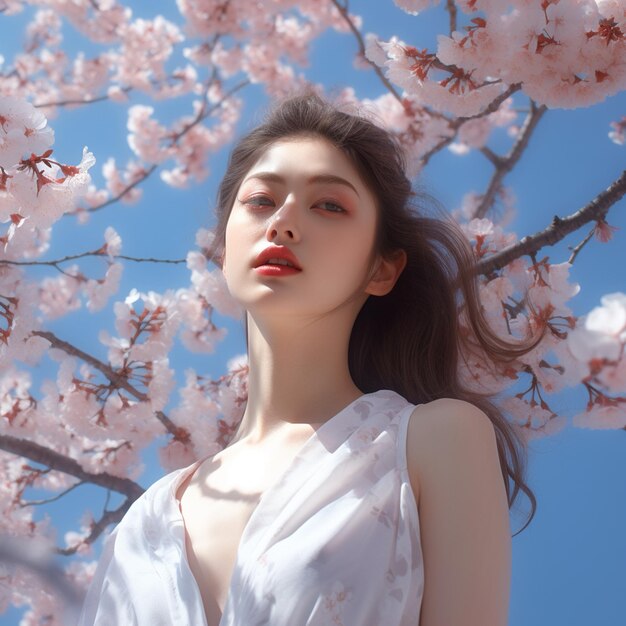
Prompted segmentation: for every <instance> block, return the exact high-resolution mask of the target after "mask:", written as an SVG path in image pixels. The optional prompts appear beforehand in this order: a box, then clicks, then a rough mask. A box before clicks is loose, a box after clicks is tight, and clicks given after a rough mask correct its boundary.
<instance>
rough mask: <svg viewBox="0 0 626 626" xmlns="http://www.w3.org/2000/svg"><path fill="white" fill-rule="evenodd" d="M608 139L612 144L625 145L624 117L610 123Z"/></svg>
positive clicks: (625, 128)
mask: <svg viewBox="0 0 626 626" xmlns="http://www.w3.org/2000/svg"><path fill="white" fill-rule="evenodd" d="M611 128H612V129H613V130H611V131H610V132H609V139H611V141H613V142H614V143H616V144H618V145H620V146H623V145H624V143H626V115H625V116H624V117H622V119H621V120H620V121H619V122H611Z"/></svg>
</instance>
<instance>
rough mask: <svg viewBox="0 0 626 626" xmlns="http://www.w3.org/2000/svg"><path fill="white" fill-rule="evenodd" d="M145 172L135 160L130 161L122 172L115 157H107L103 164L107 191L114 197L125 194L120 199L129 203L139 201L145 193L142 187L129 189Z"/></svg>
mask: <svg viewBox="0 0 626 626" xmlns="http://www.w3.org/2000/svg"><path fill="white" fill-rule="evenodd" d="M143 173H144V170H143V168H142V167H141V166H140V165H139V164H138V163H136V162H133V161H130V162H129V163H128V164H127V166H126V169H125V170H124V171H122V172H120V170H118V168H117V165H116V163H115V159H113V158H110V159H107V161H106V162H105V163H104V165H103V166H102V175H103V176H104V179H105V181H106V186H107V191H109V193H110V194H111V195H112V196H114V197H117V196H120V195H121V194H123V195H121V198H120V199H121V201H122V202H125V203H127V204H132V203H134V202H137V201H138V200H139V199H140V198H141V196H142V193H143V192H142V190H141V188H139V187H133V188H132V189H129V187H130V185H132V184H133V183H134V182H136V181H138V180H139V179H140V178H141V176H142V175H143Z"/></svg>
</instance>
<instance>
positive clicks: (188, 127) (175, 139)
mask: <svg viewBox="0 0 626 626" xmlns="http://www.w3.org/2000/svg"><path fill="white" fill-rule="evenodd" d="M212 82H213V78H212V79H211V81H210V82H209V85H207V90H208V87H209V86H210V85H211V84H212ZM249 83H250V81H249V80H243V81H241V82H239V83H237V84H236V85H235V86H234V87H232V88H231V89H229V90H228V91H227V92H226V93H225V94H224V97H223V98H222V99H221V100H220V101H219V102H216V103H215V104H214V105H213V106H211V107H209V108H208V109H207V108H206V107H202V108H201V109H200V111H199V112H198V114H197V115H196V117H195V118H194V119H193V120H192V121H191V122H189V124H187V125H186V126H185V127H184V128H183V129H182V130H180V131H179V132H178V133H176V134H175V135H174V136H173V137H172V142H171V143H170V146H169V147H171V146H173V145H175V144H176V143H177V142H178V141H179V139H180V138H181V137H183V136H184V135H185V134H186V133H188V132H189V131H190V130H191V129H192V128H193V127H194V126H196V124H199V123H200V122H202V121H203V120H205V119H206V118H207V117H208V116H209V115H211V114H212V113H213V112H214V111H216V110H217V109H218V108H219V107H221V106H222V104H223V103H224V102H225V101H226V100H227V99H228V98H230V97H231V96H232V95H234V94H235V93H236V92H237V91H239V90H240V89H243V87H245V86H246V85H248V84H249ZM205 102H206V101H205ZM158 167H159V164H157V163H154V164H153V165H151V166H150V167H149V168H148V169H147V170H146V171H145V172H144V174H142V175H141V176H140V177H139V178H138V179H137V180H135V181H133V182H132V183H131V184H130V185H128V186H127V187H125V188H124V189H122V191H121V192H120V193H118V194H117V195H116V196H115V197H114V198H110V199H109V200H107V201H105V202H103V203H102V204H98V205H96V206H92V207H89V208H86V209H83V210H85V211H88V212H89V213H93V212H95V211H99V210H100V209H104V208H105V207H107V206H109V205H111V204H113V203H115V202H117V201H118V200H120V199H121V198H123V197H124V196H125V195H126V194H127V193H129V192H130V191H131V190H132V189H134V188H135V187H136V186H137V185H139V184H140V183H142V182H143V181H144V180H146V178H148V176H150V175H151V174H152V173H153V172H154V170H156V169H157V168H158ZM70 215H74V213H66V214H65V215H64V216H63V217H66V216H70Z"/></svg>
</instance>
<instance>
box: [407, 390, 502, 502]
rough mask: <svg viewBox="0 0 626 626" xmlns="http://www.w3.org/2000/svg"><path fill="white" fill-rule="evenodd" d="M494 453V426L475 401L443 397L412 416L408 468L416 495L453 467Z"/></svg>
mask: <svg viewBox="0 0 626 626" xmlns="http://www.w3.org/2000/svg"><path fill="white" fill-rule="evenodd" d="M494 451H496V452H497V448H496V443H495V431H494V428H493V423H492V422H491V420H490V419H489V417H488V416H487V415H486V414H485V413H484V412H483V411H482V410H481V409H479V408H478V407H477V406H475V405H474V404H472V403H471V402H467V401H465V400H459V399H456V398H439V399H437V400H433V401H432V402H427V403H425V404H418V405H417V406H416V407H415V408H414V409H413V411H412V413H411V416H410V417H409V424H408V428H407V468H408V471H409V476H410V478H411V485H412V486H413V490H414V492H416V493H422V491H423V486H424V485H423V483H424V482H425V481H429V482H430V483H435V482H436V481H437V480H438V479H441V477H442V472H443V471H450V467H451V466H455V467H457V468H458V467H459V466H460V465H463V464H465V463H466V462H471V460H472V459H473V458H476V457H477V456H479V455H481V454H484V453H486V452H487V453H489V454H491V455H493V452H494ZM496 457H497V454H496ZM452 460H454V462H452V463H451V461H452ZM416 499H417V496H416Z"/></svg>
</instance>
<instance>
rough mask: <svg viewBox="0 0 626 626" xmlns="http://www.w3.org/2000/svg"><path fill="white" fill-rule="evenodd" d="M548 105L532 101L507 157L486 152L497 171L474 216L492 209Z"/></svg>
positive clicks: (482, 215) (481, 215)
mask: <svg viewBox="0 0 626 626" xmlns="http://www.w3.org/2000/svg"><path fill="white" fill-rule="evenodd" d="M546 110H547V107H545V106H544V105H541V106H539V107H537V106H536V105H535V104H534V103H531V110H530V112H529V114H528V115H527V116H526V119H525V120H524V124H523V126H522V128H521V130H520V136H519V137H518V139H517V141H516V142H515V144H514V146H513V147H512V148H511V151H510V152H509V153H508V154H507V155H506V156H505V157H499V156H498V155H496V154H494V153H493V152H491V154H488V153H487V154H485V156H487V158H489V160H490V161H491V162H492V163H494V165H495V171H494V173H493V176H492V177H491V180H490V181H489V186H488V187H487V191H485V193H484V195H483V199H482V202H481V203H480V204H479V205H478V207H477V208H476V211H475V212H474V217H478V218H482V217H485V215H486V214H487V211H489V209H491V207H492V206H493V203H494V202H495V199H496V195H497V193H498V191H499V190H500V189H501V187H502V181H503V180H504V177H505V176H506V175H507V174H508V173H509V172H510V171H511V170H512V169H513V167H514V166H515V164H516V163H517V162H518V161H519V160H520V158H521V156H522V154H523V153H524V150H525V149H526V147H527V146H528V142H529V141H530V137H531V135H532V133H533V131H534V130H535V128H536V127H537V124H538V123H539V120H540V119H541V117H542V116H543V114H544V113H545V112H546Z"/></svg>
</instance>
